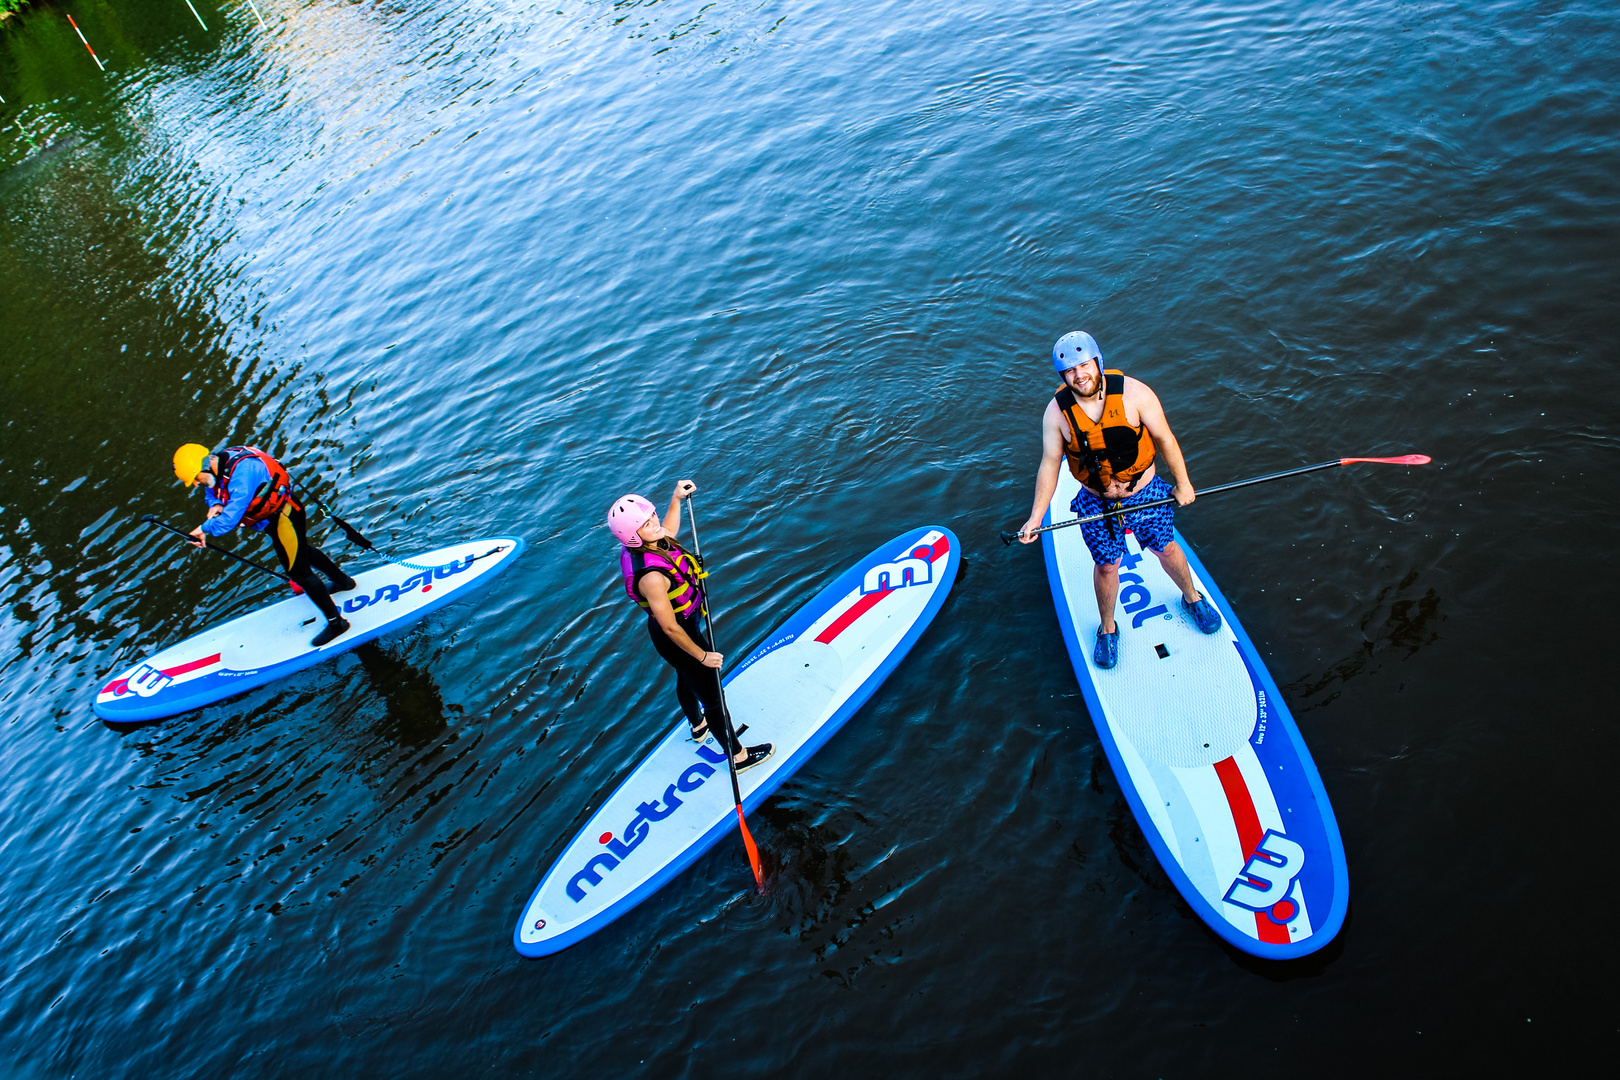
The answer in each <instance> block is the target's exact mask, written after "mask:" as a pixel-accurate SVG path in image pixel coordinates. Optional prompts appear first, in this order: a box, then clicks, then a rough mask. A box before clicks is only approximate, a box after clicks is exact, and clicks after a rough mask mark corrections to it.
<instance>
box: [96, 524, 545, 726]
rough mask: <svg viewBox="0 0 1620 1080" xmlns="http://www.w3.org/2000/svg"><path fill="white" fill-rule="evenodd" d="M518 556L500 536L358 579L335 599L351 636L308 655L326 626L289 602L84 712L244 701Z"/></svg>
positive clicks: (154, 662)
mask: <svg viewBox="0 0 1620 1080" xmlns="http://www.w3.org/2000/svg"><path fill="white" fill-rule="evenodd" d="M522 551H523V541H522V540H521V539H518V538H517V537H511V536H503V537H494V538H491V539H485V540H469V541H466V542H464V543H460V544H451V545H449V546H447V547H441V548H436V549H434V550H433V551H427V552H423V553H422V554H420V555H415V556H412V557H411V558H409V559H401V560H399V561H397V562H391V563H387V564H385V565H383V566H377V567H373V568H371V569H370V570H362V571H360V572H359V573H357V574H355V575H354V580H355V582H356V588H354V589H353V590H352V591H350V592H342V593H334V594H333V595H332V599H333V600H334V601H336V602H337V604H338V605H339V606H340V607H341V608H342V610H343V617H344V618H346V619H348V620H349V624H350V629H349V631H348V633H346V634H344V635H343V636H341V637H339V638H337V639H336V640H334V641H329V642H327V643H326V644H325V645H323V646H321V647H320V648H318V649H317V648H312V647H311V646H310V639H311V638H313V637H314V636H315V635H316V634H318V633H319V632H320V631H321V628H322V627H324V626H325V625H326V620H325V618H324V617H323V616H322V615H321V613H320V611H319V610H317V609H316V607H315V605H314V603H312V602H311V601H310V600H309V598H308V597H305V596H289V597H288V598H287V599H285V600H280V601H277V602H276V603H273V604H270V605H268V606H266V607H262V608H259V609H258V610H256V611H251V612H249V613H248V614H246V615H242V616H240V617H238V618H235V619H232V620H231V621H230V622H226V623H221V624H220V625H218V626H215V627H211V628H209V629H207V630H204V631H203V632H202V633H200V634H197V635H195V636H193V637H189V638H187V639H185V640H184V641H182V642H180V643H178V644H176V645H170V646H169V647H168V648H166V649H163V650H162V651H161V652H158V653H155V654H154V655H152V656H149V657H146V658H145V659H143V660H141V661H140V662H139V663H137V664H135V665H134V666H133V667H130V668H128V669H126V670H125V671H123V672H121V673H119V674H118V675H117V676H115V677H114V678H113V679H111V680H110V681H108V682H106V683H104V684H102V685H101V687H100V689H99V690H98V691H97V692H96V697H95V701H94V703H93V704H92V705H91V709H92V710H93V711H94V712H95V714H96V715H97V716H99V717H101V719H103V720H108V721H112V722H114V723H142V722H145V721H148V720H160V719H162V718H164V717H166V716H174V715H176V714H177V713H183V712H187V711H189V710H191V709H197V708H201V707H202V706H204V705H210V704H212V703H214V702H216V701H222V700H224V699H225V698H229V697H235V696H236V695H238V694H243V693H246V692H247V691H249V690H252V689H254V688H255V687H259V686H263V685H264V684H265V683H268V682H273V681H274V680H276V679H280V678H284V677H285V676H287V675H291V674H293V673H294V672H296V671H302V670H303V669H304V668H307V667H310V666H311V665H314V664H318V663H320V662H321V661H323V660H326V659H328V658H329V657H332V656H336V655H337V654H338V653H342V652H347V651H348V650H350V649H352V648H355V647H356V646H358V645H363V644H365V643H366V642H368V641H371V640H373V639H374V638H376V637H378V636H380V635H382V634H386V633H388V632H389V631H391V630H396V629H398V628H399V627H401V626H404V625H405V624H407V623H411V622H414V621H416V620H417V619H420V618H421V617H422V616H424V615H426V614H428V613H429V612H431V611H435V610H437V609H438V608H441V607H443V606H444V605H446V604H448V603H450V602H451V601H453V600H456V599H459V598H460V597H462V596H465V595H466V594H467V593H468V592H469V591H470V590H471V589H473V588H475V587H477V586H479V585H482V584H484V583H486V582H487V581H489V579H490V578H491V577H493V576H494V575H495V574H497V573H499V572H500V571H501V570H503V569H505V568H506V566H507V565H508V564H510V562H511V561H512V560H513V559H515V558H516V557H517V556H518V555H520V554H521V553H522Z"/></svg>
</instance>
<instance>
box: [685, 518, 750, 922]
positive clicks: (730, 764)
mask: <svg viewBox="0 0 1620 1080" xmlns="http://www.w3.org/2000/svg"><path fill="white" fill-rule="evenodd" d="M686 516H687V517H688V518H690V519H691V521H692V554H694V555H696V556H697V560H698V565H699V566H700V567H701V566H702V565H703V548H702V546H701V545H699V544H698V531H697V515H696V514H694V513H693V512H692V496H690V495H688V496H687V497H686ZM705 576H707V575H705ZM703 593H704V596H703V614H704V615H705V616H706V617H707V618H708V620H709V647H710V648H711V649H713V648H714V640H715V639H714V596H713V593H712V592H710V590H709V589H707V588H706V589H704V590H703ZM715 651H717V652H718V651H719V650H715ZM714 681H715V683H716V684H717V685H718V686H719V687H720V721H721V723H723V724H725V725H726V736H727V746H726V747H724V748H723V749H725V750H726V768H727V769H729V770H730V771H731V797H732V799H733V800H734V801H735V802H736V804H737V827H738V828H740V829H741V830H742V838H743V847H744V848H746V849H747V851H748V865H749V866H751V867H753V868H754V883H755V884H757V885H758V886H759V891H760V892H764V891H765V871H764V870H763V869H761V868H760V865H759V846H758V845H757V844H755V843H754V834H753V833H751V832H749V831H748V821H747V819H746V818H744V817H743V808H742V788H740V787H738V786H737V763H736V762H735V761H733V760H732V757H731V753H732V752H731V750H730V747H732V746H741V745H742V741H741V740H740V739H738V738H737V733H736V732H735V731H733V730H732V729H731V710H730V709H728V708H726V684H725V682H724V681H723V680H722V679H721V678H720V669H719V668H716V669H715V671H714Z"/></svg>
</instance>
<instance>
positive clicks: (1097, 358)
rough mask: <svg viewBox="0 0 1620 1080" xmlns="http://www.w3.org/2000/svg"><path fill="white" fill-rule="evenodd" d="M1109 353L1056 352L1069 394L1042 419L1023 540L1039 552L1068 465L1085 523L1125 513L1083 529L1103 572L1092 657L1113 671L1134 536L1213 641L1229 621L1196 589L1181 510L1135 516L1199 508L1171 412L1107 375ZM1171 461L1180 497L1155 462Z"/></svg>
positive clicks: (1080, 347) (1063, 340)
mask: <svg viewBox="0 0 1620 1080" xmlns="http://www.w3.org/2000/svg"><path fill="white" fill-rule="evenodd" d="M1102 359H1103V358H1102V350H1101V349H1099V348H1098V347H1097V342H1096V340H1095V339H1094V338H1093V337H1092V336H1091V335H1090V334H1087V333H1085V332H1083V331H1079V330H1076V331H1074V332H1073V333H1068V334H1064V335H1063V336H1062V337H1060V338H1058V340H1057V344H1056V345H1054V346H1053V347H1052V366H1053V367H1055V368H1056V369H1057V371H1058V374H1059V375H1061V376H1062V377H1063V385H1062V386H1060V387H1059V388H1058V390H1057V393H1055V394H1053V395H1052V400H1050V401H1048V402H1047V403H1046V413H1045V415H1044V416H1043V417H1042V418H1041V467H1040V469H1039V470H1038V471H1037V472H1036V473H1035V505H1034V507H1033V509H1031V511H1030V515H1029V520H1028V521H1026V522H1025V523H1024V526H1023V528H1022V529H1020V530H1019V539H1020V540H1022V541H1023V542H1024V543H1026V544H1031V543H1034V542H1035V538H1036V534H1035V530H1036V529H1038V528H1040V526H1041V519H1042V518H1044V517H1045V516H1046V509H1047V507H1048V506H1050V505H1051V503H1052V496H1053V494H1054V493H1056V491H1057V482H1058V468H1059V467H1060V466H1061V465H1062V464H1063V463H1064V461H1065V460H1066V461H1067V462H1068V465H1069V471H1070V472H1071V473H1073V474H1074V478H1075V479H1076V480H1078V481H1080V493H1079V494H1078V495H1076V496H1075V497H1074V501H1073V502H1071V503H1070V504H1069V509H1070V510H1072V511H1074V512H1075V514H1076V515H1077V516H1081V517H1085V516H1089V515H1091V514H1101V513H1104V512H1106V511H1109V510H1120V509H1123V510H1124V511H1125V513H1123V514H1118V515H1116V516H1114V517H1110V518H1107V519H1105V520H1103V521H1095V522H1090V523H1088V524H1085V525H1082V526H1080V531H1081V532H1082V533H1083V534H1084V536H1085V538H1086V547H1087V548H1089V549H1090V550H1091V558H1092V561H1093V562H1095V563H1096V564H1097V565H1096V567H1095V568H1094V569H1093V571H1092V580H1093V582H1094V583H1095V584H1096V587H1097V611H1098V613H1099V614H1100V615H1101V616H1102V625H1100V626H1099V627H1098V628H1097V640H1096V643H1095V645H1094V646H1093V647H1092V651H1091V658H1092V661H1093V662H1094V663H1095V664H1096V665H1097V666H1098V667H1100V668H1111V667H1113V666H1114V664H1115V663H1116V662H1117V661H1118V659H1119V627H1118V626H1117V625H1116V624H1115V622H1114V607H1115V602H1116V601H1117V600H1118V598H1119V560H1120V558H1121V557H1122V556H1123V555H1124V554H1125V533H1126V532H1127V531H1129V532H1134V533H1135V534H1136V539H1137V540H1138V541H1139V542H1140V543H1141V545H1142V546H1143V547H1145V548H1147V549H1148V550H1149V551H1152V552H1153V554H1155V555H1157V556H1158V557H1159V562H1160V563H1161V564H1162V565H1163V566H1164V569H1165V573H1167V574H1169V575H1170V580H1172V581H1174V582H1175V583H1176V586H1177V588H1179V589H1180V590H1181V606H1182V608H1183V609H1184V610H1185V611H1186V612H1187V614H1188V616H1189V617H1190V618H1191V619H1192V620H1193V623H1194V624H1195V625H1196V626H1197V627H1198V629H1200V630H1202V631H1203V632H1204V633H1206V634H1213V633H1214V632H1215V631H1217V630H1219V629H1220V628H1221V615H1220V612H1218V611H1216V610H1215V605H1213V604H1211V603H1210V602H1209V601H1208V600H1207V599H1205V597H1204V594H1203V593H1201V592H1199V591H1198V589H1197V587H1196V586H1195V585H1194V584H1193V576H1192V571H1191V570H1190V569H1189V568H1188V566H1187V556H1186V554H1185V553H1184V552H1182V550H1181V545H1180V544H1177V543H1176V541H1175V509H1174V507H1171V506H1155V507H1150V508H1148V509H1145V510H1132V509H1131V507H1132V506H1135V505H1139V504H1141V503H1150V502H1156V501H1158V500H1160V499H1167V498H1170V497H1171V496H1174V498H1175V501H1176V503H1177V505H1180V506H1186V505H1187V504H1188V503H1190V502H1192V501H1193V499H1194V498H1196V495H1195V493H1194V492H1193V486H1192V481H1190V480H1188V479H1187V463H1186V461H1185V460H1183V458H1182V456H1181V446H1180V445H1179V444H1178V443H1177V442H1176V437H1175V435H1174V434H1173V433H1171V431H1170V423H1169V421H1167V420H1166V419H1165V417H1164V406H1162V405H1160V404H1159V398H1158V396H1157V395H1156V394H1154V393H1153V391H1152V390H1150V389H1148V386H1147V384H1146V383H1144V382H1142V381H1141V380H1139V379H1133V378H1131V377H1130V376H1129V375H1126V374H1125V373H1124V372H1122V371H1116V370H1112V369H1109V370H1104V369H1103V366H1102ZM1160 457H1162V458H1163V459H1164V463H1165V465H1166V467H1168V468H1169V470H1170V475H1171V476H1172V477H1174V478H1175V487H1174V488H1172V487H1171V486H1170V485H1169V484H1167V483H1165V481H1164V479H1163V478H1162V477H1160V476H1159V475H1158V472H1157V469H1156V468H1155V464H1154V462H1155V459H1156V458H1160Z"/></svg>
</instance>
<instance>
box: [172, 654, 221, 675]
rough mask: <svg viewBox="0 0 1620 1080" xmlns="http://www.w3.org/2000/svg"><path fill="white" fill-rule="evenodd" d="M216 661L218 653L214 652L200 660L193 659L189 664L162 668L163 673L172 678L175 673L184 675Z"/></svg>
mask: <svg viewBox="0 0 1620 1080" xmlns="http://www.w3.org/2000/svg"><path fill="white" fill-rule="evenodd" d="M217 663H219V653H215V654H214V655H213V656H207V657H204V658H203V659H201V660H193V661H192V662H191V663H189V664H181V665H180V666H179V667H172V668H164V669H163V674H165V675H167V676H169V678H171V679H172V678H174V677H175V676H176V675H184V674H185V673H186V672H188V671H196V670H197V669H198V668H204V667H207V666H208V665H209V664H217Z"/></svg>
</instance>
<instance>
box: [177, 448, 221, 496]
mask: <svg viewBox="0 0 1620 1080" xmlns="http://www.w3.org/2000/svg"><path fill="white" fill-rule="evenodd" d="M212 452H213V451H211V450H209V449H208V447H206V446H199V445H197V444H196V443H194V442H188V443H186V445H184V446H182V447H181V448H180V449H178V450H176V451H175V452H174V475H176V476H178V477H179V478H180V482H181V483H183V484H185V485H186V487H191V486H192V485H193V484H195V483H196V482H197V474H198V473H200V472H202V471H203V466H204V465H207V464H208V455H209V454H211V453H212Z"/></svg>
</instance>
